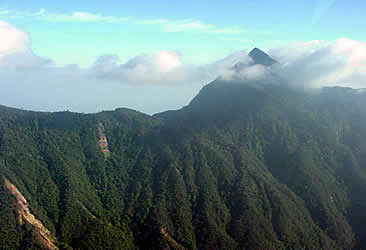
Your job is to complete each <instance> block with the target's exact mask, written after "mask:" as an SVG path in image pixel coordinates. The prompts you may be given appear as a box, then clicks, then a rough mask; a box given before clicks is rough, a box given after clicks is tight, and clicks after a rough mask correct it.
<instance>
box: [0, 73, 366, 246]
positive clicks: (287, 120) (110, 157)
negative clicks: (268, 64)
mask: <svg viewBox="0 0 366 250" xmlns="http://www.w3.org/2000/svg"><path fill="white" fill-rule="evenodd" d="M365 97H366V95H365V93H363V92H362V91H356V90H353V89H349V88H340V87H334V88H324V89H323V90H322V91H319V92H307V91H304V90H298V89H294V88H291V87H289V86H287V85H285V84H282V85H281V84H280V85H279V84H276V85H273V84H266V83H258V84H253V83H251V84H247V83H246V82H240V81H225V80H222V79H217V80H216V81H214V82H212V83H210V84H208V85H206V86H205V87H203V89H202V90H201V91H200V93H199V94H198V95H197V96H196V97H195V98H194V99H193V100H192V101H191V103H190V104H189V105H187V106H186V107H184V108H182V109H181V110H177V111H169V112H164V113H160V114H157V115H154V116H148V115H145V114H142V113H139V112H136V111H133V110H129V109H117V110H114V111H108V112H101V113H97V114H78V113H71V112H57V113H42V112H30V111H23V110H18V109H12V108H7V107H3V106H1V107H0V175H1V177H2V178H0V190H1V193H0V199H1V203H0V246H1V247H2V248H12V249H14V248H15V249H16V248H20V247H21V246H22V248H27V247H36V248H38V247H41V248H49V247H47V245H45V244H43V243H42V241H41V240H39V235H40V234H39V231H40V229H38V228H37V227H35V226H33V225H32V224H30V223H27V222H22V223H20V221H19V212H18V210H17V209H14V206H15V204H16V202H17V201H18V202H19V197H21V196H22V197H23V198H24V199H25V200H26V203H27V209H29V211H30V213H31V214H32V215H34V217H35V218H36V219H37V220H39V221H40V222H41V223H42V224H43V225H44V227H45V228H46V229H47V230H49V232H50V239H52V238H54V239H55V242H54V244H55V245H56V246H57V247H58V248H60V249H71V248H94V249H98V248H99V249H100V248H117V249H134V248H138V249H161V248H168V249H169V248H171V249H245V248H248V249H258V248H312V249H313V248H325V249H334V248H361V246H364V245H365V244H366V242H365V239H366V233H365V230H364V224H365V223H366V214H365V213H364V211H365V209H366V195H365V193H366V168H365V166H366V165H365V164H366V127H365V126H364V124H366V99H365ZM4 178H5V179H4ZM6 181H9V182H10V183H11V184H12V185H14V187H15V188H16V189H17V190H18V192H19V194H21V196H20V195H18V196H17V197H18V198H17V197H16V195H14V194H12V193H11V192H10V191H9V190H8V189H7V186H6V185H5V182H6ZM8 186H9V185H8Z"/></svg>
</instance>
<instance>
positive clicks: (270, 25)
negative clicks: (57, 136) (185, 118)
mask: <svg viewBox="0 0 366 250" xmlns="http://www.w3.org/2000/svg"><path fill="white" fill-rule="evenodd" d="M86 3H87V2H84V1H78V2H71V1H63V2H62V3H48V2H44V1H40V0H37V1H32V3H14V2H10V1H8V2H7V1H5V2H2V3H1V4H0V36H1V37H2V39H1V41H0V78H1V83H0V84H1V87H2V91H1V93H0V98H1V103H0V104H2V105H7V106H11V107H16V108H24V109H31V110H39V111H63V110H70V111H75V112H87V113H94V112H98V111H101V110H111V109H115V108H121V107H125V108H131V109H136V110H139V111H141V112H144V113H148V114H153V113H158V112H161V111H165V110H169V109H178V108H181V107H182V106H184V105H186V104H188V103H189V101H190V100H191V99H192V98H193V97H194V96H195V95H196V94H197V93H198V91H199V90H200V89H201V87H202V86H204V85H206V84H208V83H209V82H210V81H212V80H214V79H215V78H216V77H217V76H219V75H230V74H231V72H228V71H230V68H231V67H232V65H233V64H235V63H237V62H239V61H243V62H247V61H248V60H250V59H248V56H247V53H248V52H249V51H250V50H251V49H252V48H254V47H258V48H260V49H262V50H264V51H265V52H267V53H269V55H270V56H272V57H273V58H274V59H276V60H277V61H279V62H280V64H281V67H279V68H277V69H271V70H276V71H277V72H279V73H280V74H281V75H282V76H284V77H285V78H289V79H292V81H293V84H295V85H301V86H307V87H311V88H318V87H323V86H347V87H354V88H363V87H366V42H365V40H366V38H365V36H366V35H364V34H362V32H359V31H360V30H362V28H363V27H362V18H363V13H362V9H364V8H363V7H366V4H365V3H364V2H361V1H356V2H352V3H344V2H341V1H334V0H318V1H306V2H296V3H294V2H292V1H281V2H276V3H273V2H268V3H267V4H266V5H262V4H258V3H241V2H239V1H233V2H231V3H230V4H228V3H225V4H222V3H215V4H212V3H208V2H200V3H195V2H194V3H193V2H192V3H190V4H188V3H186V4H181V3H177V4H176V5H174V6H175V8H173V7H172V6H171V5H169V4H168V3H167V2H165V1H158V2H154V4H151V3H149V2H144V4H142V3H139V4H133V3H130V2H128V3H127V2H118V3H116V2H114V1H111V2H109V4H105V3H104V2H103V4H102V3H95V2H90V3H89V2H88V4H86ZM141 6H144V8H141ZM345 11H348V12H349V13H350V14H352V18H347V19H346V20H345V19H344V18H343V16H344V12H345ZM266 72H267V69H263V68H260V67H259V68H258V67H255V68H253V67H249V66H248V68H246V69H245V72H244V73H243V75H245V77H249V78H250V77H255V78H264V77H265V76H266Z"/></svg>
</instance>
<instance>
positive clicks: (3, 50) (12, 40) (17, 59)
mask: <svg viewBox="0 0 366 250" xmlns="http://www.w3.org/2000/svg"><path fill="white" fill-rule="evenodd" d="M0 37H1V39H0V67H2V68H7V69H11V68H13V69H16V70H27V69H31V68H35V67H40V66H43V65H45V64H49V63H50V62H51V61H50V60H48V59H43V58H40V57H38V56H36V55H34V54H33V52H32V48H31V46H32V43H31V39H30V37H29V35H28V34H27V33H25V32H23V31H21V30H19V29H17V28H15V27H14V26H12V25H10V24H8V23H6V22H4V21H0Z"/></svg>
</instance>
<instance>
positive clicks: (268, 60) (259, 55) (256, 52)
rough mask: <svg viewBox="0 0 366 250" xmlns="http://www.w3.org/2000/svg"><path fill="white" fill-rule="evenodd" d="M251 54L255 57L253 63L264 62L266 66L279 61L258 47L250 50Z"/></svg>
mask: <svg viewBox="0 0 366 250" xmlns="http://www.w3.org/2000/svg"><path fill="white" fill-rule="evenodd" d="M249 56H250V57H251V58H252V59H253V64H254V65H255V64H262V65H264V66H271V65H272V64H275V63H277V61H276V60H274V59H273V58H272V57H270V56H269V55H267V54H266V53H265V52H263V51H262V50H260V49H258V48H254V49H252V51H250V53H249Z"/></svg>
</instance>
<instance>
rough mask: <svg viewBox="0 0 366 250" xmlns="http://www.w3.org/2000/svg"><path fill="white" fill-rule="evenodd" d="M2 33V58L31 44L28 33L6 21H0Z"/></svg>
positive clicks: (0, 49)
mask: <svg viewBox="0 0 366 250" xmlns="http://www.w3.org/2000/svg"><path fill="white" fill-rule="evenodd" d="M0 34H1V39H0V59H1V58H2V57H3V56H5V55H8V54H11V53H14V52H16V51H24V50H27V49H28V48H29V46H30V42H31V40H30V38H29V36H28V34H27V33H25V32H23V31H20V30H18V29H17V28H15V27H13V26H11V25H10V24H8V23H6V22H3V21H0Z"/></svg>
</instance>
